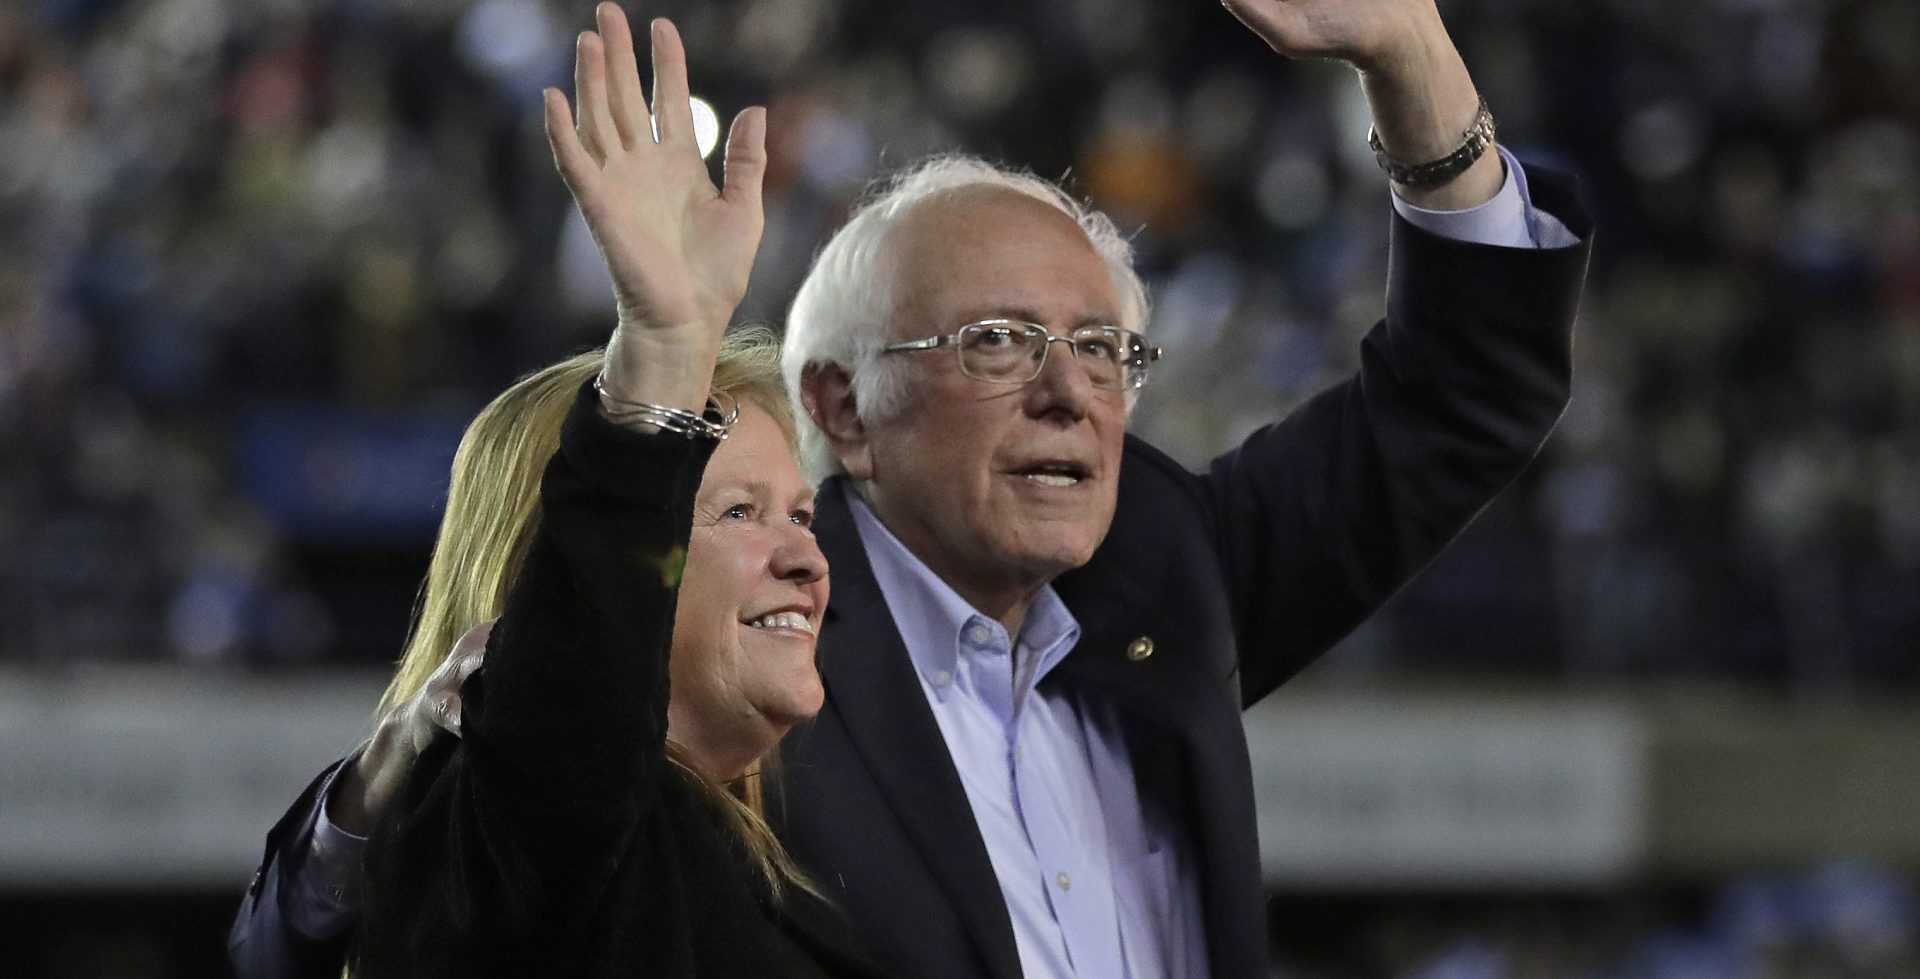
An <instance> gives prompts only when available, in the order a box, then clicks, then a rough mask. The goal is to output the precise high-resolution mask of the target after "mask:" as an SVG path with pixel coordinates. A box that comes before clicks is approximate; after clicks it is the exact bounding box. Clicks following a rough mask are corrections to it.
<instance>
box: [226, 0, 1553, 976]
mask: <svg viewBox="0 0 1920 979" xmlns="http://www.w3.org/2000/svg"><path fill="white" fill-rule="evenodd" d="M1227 5H1228V7H1229V9H1230V10H1232V12H1233V13H1234V14H1235V15H1236V16H1238V17H1239V18H1240V19H1241V20H1242V21H1243V22H1245V23H1246V24H1247V25H1248V26H1249V27H1250V28H1252V29H1253V30H1254V31H1255V32H1256V33H1258V34H1259V35H1260V36H1261V37H1262V38H1264V39H1265V40H1266V41H1267V42H1268V43H1269V44H1270V45H1271V46H1272V47H1273V48H1274V49H1275V50H1277V51H1280V52H1282V53H1284V54H1288V55H1311V56H1325V57H1335V58H1340V59H1342V60H1345V61H1348V62H1350V63H1352V64H1354V65H1355V66H1356V67H1357V68H1359V70H1360V80H1361V84H1362V86H1363V88H1364V89H1365V91H1366V93H1367V96H1368V98H1369V101H1370V103H1371V104H1372V107H1373V113H1374V121H1375V129H1376V133H1377V135H1376V136H1375V138H1374V140H1373V142H1374V146H1375V149H1376V152H1377V153H1378V154H1379V157H1380V161H1381V164H1382V166H1383V167H1384V168H1385V169H1386V170H1387V172H1388V175H1389V177H1390V178H1391V179H1392V181H1393V183H1394V190H1395V200H1394V209H1395V212H1396V217H1395V219H1394V227H1393V232H1392V234H1393V239H1392V247H1391V257H1390V271H1389V279H1388V301H1387V316H1386V318H1385V319H1384V320H1383V321H1382V322H1381V323H1380V324H1379V325H1378V326H1376V327H1375V328H1374V330H1373V331H1372V332H1371V333H1370V334H1369V335H1368V336H1367V338H1366V339H1365V340H1364V341H1363V343H1362V356H1361V367H1360V369H1359V372H1358V373H1357V374H1356V376H1354V377H1353V378H1351V379H1349V380H1347V381H1345V382H1343V383H1341V384H1338V385H1335V386H1334V387H1332V388H1331V389H1329V390H1327V391H1325V392H1323V393H1321V394H1320V395H1318V396H1317V397H1315V398H1313V399H1312V400H1310V401H1309V402H1307V403H1306V404H1305V405H1303V406H1302V407H1300V408H1299V409H1298V410H1296V411H1295V412H1293V413H1292V414H1290V415H1289V416H1288V417H1286V418H1284V419H1282V420H1280V421H1278V422H1276V423H1275V424H1273V425H1270V426H1268V427H1266V428H1264V429H1262V430H1260V431H1259V432H1257V433H1255V434H1254V435H1252V436H1251V437H1249V438H1248V439H1247V440H1246V441H1245V442H1244V443H1243V444H1241V445H1240V446H1239V447H1237V448H1236V449H1234V450H1233V451H1231V452H1228V453H1227V454H1225V455H1223V456H1221V457H1220V458H1219V459H1216V460H1215V461H1214V462H1213V463H1212V465H1211V466H1210V467H1209V469H1208V470H1207V472H1206V473H1204V474H1194V473H1190V472H1187V471H1186V470H1184V469H1182V468H1181V467H1180V466H1178V465H1176V464H1175V463H1174V462H1173V461H1172V460H1171V459H1169V458H1168V457H1167V456H1165V455H1163V454H1161V453H1160V452H1158V451H1157V450H1155V449H1154V448H1152V447H1151V446H1149V445H1147V444H1145V443H1144V442H1141V441H1139V440H1137V439H1134V438H1131V437H1129V436H1128V435H1127V434H1126V431H1125V428H1126V420H1127V415H1128V412H1129V411H1130V410H1131V407H1132V402H1133V399H1134V397H1135V395H1136V394H1137V393H1138V391H1139V390H1140V388H1141V385H1142V384H1143V383H1144V381H1145V380H1146V377H1147V373H1148V369H1149V367H1150V365H1151V363H1152V361H1153V360H1154V359H1155V358H1156V357H1157V356H1158V351H1157V350H1155V349H1154V348H1153V347H1152V346H1151V344H1150V342H1149V341H1148V340H1147V339H1146V338H1145V336H1144V335H1143V333H1144V330H1145V322H1146V318H1147V302H1146V296H1145V291H1144V289H1143V288H1142V287H1141V284H1140V281H1139V279H1138V278H1137V276H1136V275H1135V273H1134V272H1133V269H1132V267H1131V258H1130V255H1129V249H1128V246H1127V243H1126V241H1125V239H1124V238H1122V237H1121V236H1120V235H1119V234H1118V233H1117V232H1116V231H1115V229H1114V228H1113V226H1112V224H1111V222H1109V221H1108V220H1107V219H1106V218H1105V217H1104V216H1102V215H1099V214H1097V213H1092V212H1089V211H1087V210H1086V209H1084V208H1083V207H1082V206H1081V205H1080V204H1079V203H1078V202H1076V201H1074V200H1073V199H1071V198H1070V197H1068V196H1067V195H1065V194H1063V193H1062V192H1061V191H1060V190H1059V189H1058V188H1056V187H1054V186H1053V185H1051V184H1049V183H1047V182H1045V181H1041V180H1037V179H1035V178H1033V177H1030V176H1026V175H1022V174H1017V173H1011V172H1008V171H1004V170H1001V169H998V168H995V167H993V166H991V165H988V164H985V163H983V162H980V161H977V160H972V159H968V158H942V159H936V160H934V161H931V162H929V163H927V164H924V165H923V166H921V167H919V168H917V169H915V170H913V171H911V172H909V173H907V174H905V175H902V176H901V177H899V178H897V179H896V180H895V181H894V182H893V183H892V184H891V185H890V186H889V187H888V188H887V189H886V190H885V191H883V192H882V193H880V194H879V195H877V196H876V197H875V198H873V199H872V200H870V201H869V202H868V203H867V204H865V205H864V206H863V207H862V208H861V209H860V210H859V211H858V212H857V213H856V214H855V215H854V216H853V217H852V218H851V219H850V220H849V222H848V223H847V225H846V226H845V227H843V228H842V229H841V230H840V231H839V232H838V233H837V234H836V235H835V236H834V238H833V239H832V240H831V241H830V242H829V243H828V244H827V245H826V247H825V248H824V249H823V251H822V252H821V254H820V256H819V258H818V259H817V261H816V262H815V265H814V267H813V269H812V271H811V272H810V274H809V276H808V277H807V279H806V281H805V283H804V284H803V285H802V287H801V289H800V291H799V294H798V296H797V297H796V299H795V301H794V306H793V310H792V313H791V316H790V318H789V322H788V328H787V329H788V332H787V340H786V349H785V371H786V375H787V380H788V383H789V389H790V391H791V393H792V395H793V397H794V398H795V401H796V404H797V406H798V407H799V408H800V409H801V410H800V411H799V412H797V414H799V415H800V416H801V418H802V419H803V424H802V448H803V453H804V456H805V460H804V461H805V464H806V466H807V467H808V468H809V475H810V476H812V477H813V478H815V479H824V483H823V485H822V486H821V489H820V493H819V497H818V512H817V515H816V520H815V524H814V526H815V529H816V533H817V535H818V539H819V544H820V547H821V549H822V551H823V552H824V553H825V554H826V555H827V557H828V559H829V561H830V562H831V565H832V574H833V583H834V597H833V601H832V603H831V605H830V607H829V609H828V611H827V616H826V620H825V623H824V625H823V626H822V632H821V635H820V637H819V644H818V649H819V663H820V668H821V670H822V674H823V677H824V679H825V686H826V691H827V697H826V704H825V707H824V708H823V709H822V711H821V712H820V714H819V716H818V717H817V718H816V719H815V720H814V721H813V722H812V723H811V724H810V725H808V726H806V727H805V728H803V729H800V730H797V731H796V732H795V733H794V734H793V735H791V736H790V737H788V738H787V739H786V741H785V743H784V745H783V748H782V756H783V763H784V771H783V773H782V776H781V778H780V779H779V780H778V783H777V792H778V798H777V799H775V800H774V801H773V803H772V804H771V806H770V812H771V815H772V818H773V820H774V822H775V823H776V829H777V830H778V831H779V832H780V834H781V837H782V839H783V841H784V842H785V843H786V845H787V846H788V848H789V849H790V850H791V852H792V853H793V854H794V856H795V857H796V859H798V860H799V862H800V863H801V865H802V866H803V867H804V868H805V869H806V870H807V871H808V872H809V873H810V874H811V875H812V876H813V878H814V879H815V880H816V881H817V882H819V883H820V884H821V885H822V886H823V887H824V888H826V889H827V890H828V891H829V892H830V893H831V894H832V896H833V897H834V898H835V899H836V901H837V902H838V903H839V904H840V906H841V908H842V909H843V910H844V911H845V912H846V913H847V915H848V917H849V919H850V920H851V921H852V923H853V925H854V926H855V928H856V930H857V931H858V932H859V933H860V936H861V937H862V938H863V939H864V940H865V941H866V943H867V944H868V945H869V947H870V948H871V949H872V951H873V952H874V954H875V956H876V957H877V958H878V959H879V960H880V962H881V964H882V965H884V966H886V967H887V969H888V970H889V971H891V972H894V973H897V974H900V975H905V976H915V977H955V979H958V977H987V976H991V977H1002V979H1011V977H1015V976H1022V975H1024V976H1069V975H1078V976H1083V977H1100V979H1106V977H1153V976H1232V977H1249V979H1251V977H1258V976H1264V975H1266V974H1267V965H1266V952H1267V946H1266V933H1265V920H1264V902H1263V890H1262V886H1261V880H1260V876H1259V854H1258V844H1257V840H1256V836H1255V830H1254V812H1253V794H1252V782H1251V775H1250V770H1249V762H1248V757H1247V747H1246V740H1245V735H1244V732H1243V731H1242V728H1241V724H1240V711H1241V710H1242V709H1243V707H1245V706H1246V705H1248V704H1251V703H1252V702H1254V701H1255V700H1257V699H1259V698H1260V697H1262V696H1264V695H1266V694H1267V693H1269V692H1270V691H1272V690H1273V689H1274V688H1276V687H1277V686H1278V685H1279V684H1280V683H1282V682H1283V681H1285V680H1286V679H1288V678H1289V677H1291V676H1292V675H1293V674H1294V673H1296V672H1297V671H1298V670H1299V669H1301V668H1302V667H1303V666H1304V665H1306V664H1307V663H1308V662H1310V661H1311V660H1312V659H1313V658H1314V657H1315V656H1317V655H1319V654H1320V653H1322V652H1324V651H1325V650H1326V649H1327V648H1328V647H1330V646H1331V645H1332V644H1333V643H1334V642H1336V641H1337V640H1338V639H1339V638H1340V637H1341V636H1343V635H1345V634H1346V633H1347V632H1349V631H1350V630H1351V629H1352V628H1353V627H1354V626H1355V625H1357V624H1358V623H1359V622H1360V621H1361V620H1362V619H1364V618H1365V617H1366V616H1367V615H1368V614H1369V613H1371V612H1372V611H1373V610H1374V609H1376V608H1378V607H1379V605H1380V604H1381V603H1382V602H1384V601H1385V600H1386V599H1387V598H1388V597H1390V596H1391V595H1392V594H1393V593H1394V592H1395V591H1396V590H1398V589H1399V588H1400V587H1401V586H1403V585H1404V584H1405V583H1406V582H1407V581H1408V580H1409V579H1410V578H1411V577H1412V576H1413V575H1414V574H1415V573H1416V572H1417V571H1418V570H1419V569H1420V568H1421V567H1423V566H1424V565H1425V564H1426V563H1427V562H1428V561H1429V560H1431V559H1432V557H1433V556H1434V555H1435V554H1436V553H1438V551H1439V550H1440V549H1441V548H1442V547H1443V546H1445V544H1446V543H1447V542H1448V541H1450V540H1451V539H1452V538H1453V537H1454V536H1455V535H1457V534H1458V533H1459V532H1460V530H1461V529H1462V528H1464V527H1465V526H1466V524H1467V523H1468V522H1469V521H1470V520H1471V519H1472V518H1473V516H1474V515H1475V514H1477V513H1478V512H1479V511H1480V510H1481V509H1482V508H1483V507H1485V506H1486V504H1487V503H1488V502H1489V501H1490V500H1491V499H1492V498H1493V497H1494V495H1496V494H1497V493H1498V492H1499V491H1500V490H1501V489H1502V488H1503V487H1504V486H1505V485H1507V484H1508V483H1509V482H1510V481H1511V480H1512V479H1513V478H1514V477H1515V476H1516V475H1517V474H1518V473H1519V472H1520V471H1521V470H1522V469H1523V468H1525V466H1526V465H1527V464H1528V463H1529V461H1530V460H1531V459H1532V457H1533V456H1534V454H1535V453H1536V452H1537V451H1538V449H1539V446H1540V445H1541V443H1542V442H1543V440H1544V439H1545V438H1546V437H1547V434H1548V432H1549V431H1550V430H1551V429H1552V427H1553V425H1554V423H1555V421H1556V420H1557V419H1558V417H1559V414H1560V412H1561V410H1562V408H1563V407H1564V405H1565V401H1566V398H1567V393H1568V385H1569V381H1570V374H1571V368H1570V346H1571V344H1570V334H1571V329H1572V320H1573V313H1574V309H1575V307H1576V305H1577V302H1578V295H1579V289H1580V283H1581V280H1582V277H1583V275H1584V271H1585V262H1586V246H1585V244H1584V243H1583V242H1582V241H1581V239H1582V238H1584V237H1586V235H1587V233H1588V231H1589V230H1590V228H1589V224H1588V219H1587V218H1586V216H1585V214H1584V212H1582V210H1581V209H1580V207H1579V205H1578V204H1577V203H1576V202H1575V201H1574V200H1573V197H1572V194H1571V191H1570V188H1569V187H1568V186H1567V184H1566V182H1565V181H1564V180H1563V179H1562V178H1559V177H1557V176H1555V175H1553V174H1551V173H1548V172H1545V171H1536V172H1534V173H1532V174H1528V173H1526V172H1524V171H1522V170H1521V169H1520V167H1519V165H1518V164H1517V162H1515V161H1514V160H1513V159H1512V157H1511V156H1509V155H1507V154H1506V153H1505V152H1504V151H1501V150H1497V148H1496V147H1495V146H1494V140H1493V127H1492V119H1491V117H1490V115H1489V114H1488V112H1487V109H1486V106H1485V104H1484V103H1483V102H1481V101H1480V99H1479V97H1478V95H1477V94H1476V92H1475V89H1474V87H1473V84H1472V81H1471V79H1470V78H1469V77H1468V75H1467V72H1466V68H1465V66H1464V64H1463V63H1462V62H1461V59H1460V57H1459V55H1458V53H1457V52H1456V51H1455V49H1454V47H1453V44H1452V42H1451V40H1450V39H1449V38H1448V36H1447V33H1446V30H1445V28H1444V26H1443V25H1442V23H1441V21H1440V18H1439V15H1438V13H1437V11H1436V10H1435V9H1434V7H1433V3H1432V0H1227ZM324 810H325V807H324V806H318V805H316V806H314V807H313V809H312V810H311V811H312V813H313V815H311V816H309V817H307V818H308V819H309V822H310V823H311V822H317V823H319V824H324V822H325V820H324V818H323V817H322V815H321V814H322V813H323V812H324ZM302 811H304V810H302ZM277 832H279V831H277ZM287 838H290V839H305V838H312V839H314V840H315V841H316V849H325V848H327V847H334V848H337V846H338V842H337V841H338V839H339V835H338V834H337V833H329V832H327V831H326V830H325V829H324V827H322V828H321V829H319V830H318V831H315V830H313V829H312V828H310V829H309V831H308V835H307V837H299V836H288V837H287ZM322 840H330V841H334V842H330V843H328V844H327V847H320V846H319V845H318V844H319V841H322ZM340 863H341V861H340V860H339V859H338V858H335V859H334V860H333V861H332V866H333V867H334V868H335V869H338V866H339V864H340ZM326 864H327V861H325V860H321V861H315V860H313V859H311V858H309V859H308V860H306V861H305V863H304V864H300V866H304V867H306V868H308V869H307V870H305V871H303V873H307V874H309V875H316V876H326V875H327V874H331V873H332V872H333V871H331V870H324V866H325V865H326ZM315 867H322V868H323V869H322V870H315V869H312V868H315ZM269 879H272V878H271V877H270V878H269ZM278 886H280V887H282V888H289V887H291V888H293V890H294V891H296V892H297V891H299V890H300V889H301V887H303V886H304V887H306V888H307V890H308V891H311V890H312V888H311V886H310V885H300V884H297V883H292V882H290V881H289V880H287V879H282V880H280V882H279V885H278ZM268 903H271V902H268ZM296 904H297V902H296ZM343 908H344V910H343ZM322 910H323V911H325V912H327V914H330V915H332V917H331V918H330V919H329V920H328V923H326V924H325V925H324V926H320V925H299V924H296V925H294V927H295V928H296V930H298V931H299V932H301V933H302V934H303V935H305V936H307V937H308V938H312V937H315V935H316V931H318V930H324V929H334V933H336V934H337V933H338V929H340V928H343V927H345V924H344V923H345V922H348V921H350V917H351V908H350V907H344V905H340V904H339V903H338V902H335V905H334V906H332V907H329V908H324V909H322ZM247 913H248V912H247V911H244V910H243V920H242V921H241V922H240V927H239V928H238V929H236V934H237V935H239V934H241V933H243V932H246V931H247V930H248V929H249V928H251V929H252V934H253V935H254V936H255V937H254V938H252V939H249V940H251V941H257V942H259V943H260V944H261V945H271V943H272V942H273V941H276V940H280V939H276V938H275V937H274V936H273V934H271V932H272V931H273V929H275V928H279V927H282V925H281V923H280V922H278V921H277V920H275V921H266V920H265V919H267V918H271V917H272V915H273V913H275V912H274V911H273V909H272V908H268V909H267V911H266V912H265V913H264V914H263V913H260V912H255V914H254V918H255V920H254V921H253V922H252V923H249V921H248V920H246V918H245V915H246V914H247ZM289 913H290V914H294V915H301V914H306V913H307V912H306V911H300V910H296V911H293V912H289ZM321 917H325V915H322V916H321ZM309 920H313V919H309ZM263 935H264V936H265V937H261V936H263Z"/></svg>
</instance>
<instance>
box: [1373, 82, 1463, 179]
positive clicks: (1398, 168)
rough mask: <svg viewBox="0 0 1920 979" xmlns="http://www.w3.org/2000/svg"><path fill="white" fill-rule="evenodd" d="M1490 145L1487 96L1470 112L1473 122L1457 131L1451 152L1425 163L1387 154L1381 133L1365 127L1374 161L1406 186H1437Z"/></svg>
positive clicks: (1392, 177)
mask: <svg viewBox="0 0 1920 979" xmlns="http://www.w3.org/2000/svg"><path fill="white" fill-rule="evenodd" d="M1492 145H1493V111H1492V110H1490V109H1488V108H1487V100H1486V98H1484V97H1482V98H1481V99H1480V108H1479V110H1478V111H1476V112H1475V113H1474V114H1473V122H1472V123H1471V124H1470V125H1468V126H1467V131H1466V132H1464V133H1462V134H1461V135H1460V145H1459V146H1457V147H1455V148H1454V150H1453V152H1451V153H1448V154H1447V155H1446V156H1443V157H1441V158H1440V159H1438V160H1429V161H1427V162H1425V163H1396V162H1394V161H1393V160H1392V159H1391V158H1389V157H1388V156H1387V149H1386V147H1384V146H1382V145H1380V134H1379V133H1378V132H1376V131H1375V130H1374V129H1373V127H1371V126H1369V127H1367V146H1368V147H1369V148H1371V149H1372V150H1373V159H1374V162H1376V163H1378V164H1380V169H1382V170H1385V171H1386V172H1387V179H1389V180H1392V181H1393V182H1394V183H1396V184H1401V185H1403V186H1407V187H1437V186H1439V185H1440V184H1444V183H1446V182H1447V181H1449V180H1452V179H1453V178H1454V177H1457V176H1459V175H1460V174H1461V173H1463V172H1465V171H1466V169H1467V168H1468V167H1470V166H1473V163H1474V161H1475V160H1478V159H1480V155H1481V154H1482V153H1485V152H1486V151H1487V147H1489V146H1492Z"/></svg>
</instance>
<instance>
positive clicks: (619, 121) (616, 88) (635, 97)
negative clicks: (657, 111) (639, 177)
mask: <svg viewBox="0 0 1920 979" xmlns="http://www.w3.org/2000/svg"><path fill="white" fill-rule="evenodd" d="M594 15H595V17H596V18H597V19H598V22H599V25H600V38H601V41H602V44H603V46H604V47H605V50H606V69H607V111H608V114H609V116H611V118H612V119H613V122H614V125H615V126H618V127H619V130H620V142H621V145H623V146H625V147H626V148H627V149H634V148H636V147H638V146H640V145H641V141H642V140H644V141H646V142H649V143H651V142H653V119H652V118H651V117H650V116H649V115H648V112H647V96H646V93H644V92H642V91H640V65H639V62H638V61H637V60H636V59H635V57H634V53H633V31H632V29H631V28H629V27H628V25H627V15H626V14H625V13H622V12H621V10H620V8H619V7H618V6H616V5H614V4H611V3H603V4H601V5H600V6H599V7H597V8H595V10H594Z"/></svg>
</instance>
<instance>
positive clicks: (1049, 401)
mask: <svg viewBox="0 0 1920 979" xmlns="http://www.w3.org/2000/svg"><path fill="white" fill-rule="evenodd" d="M1056 343H1058V344H1061V345H1062V349H1059V350H1055V349H1054V347H1053V345H1054V344H1056ZM1074 346H1075V345H1074V342H1073V339H1072V338H1071V337H1055V336H1050V337H1047V343H1046V347H1045V348H1044V349H1045V350H1047V351H1048V352H1047V353H1046V354H1044V355H1043V359H1042V360H1041V362H1040V375H1039V376H1038V377H1035V378H1034V379H1033V380H1032V381H1030V382H1028V383H1027V390H1026V396H1027V412H1028V414H1031V415H1033V416H1034V417H1036V418H1037V417H1042V416H1045V415H1049V414H1059V415H1062V416H1064V417H1066V418H1069V419H1071V420H1073V421H1079V420H1080V419H1081V418H1084V417H1086V414H1087V408H1088V406H1089V405H1091V404H1092V403H1093V390H1094V385H1093V375H1092V374H1089V373H1088V372H1087V365H1086V364H1085V363H1084V362H1082V361H1081V360H1080V358H1079V357H1078V356H1076V354H1075V352H1074Z"/></svg>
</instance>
